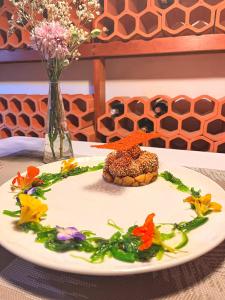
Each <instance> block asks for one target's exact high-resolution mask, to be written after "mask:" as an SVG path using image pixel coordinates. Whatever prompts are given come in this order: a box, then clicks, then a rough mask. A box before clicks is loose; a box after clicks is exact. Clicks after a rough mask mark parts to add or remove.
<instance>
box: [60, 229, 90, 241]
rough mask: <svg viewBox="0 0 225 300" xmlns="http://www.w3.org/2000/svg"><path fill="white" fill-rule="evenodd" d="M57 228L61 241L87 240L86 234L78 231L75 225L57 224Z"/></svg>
mask: <svg viewBox="0 0 225 300" xmlns="http://www.w3.org/2000/svg"><path fill="white" fill-rule="evenodd" d="M56 229H57V232H58V233H57V239H58V240H59V241H68V240H73V239H79V240H81V241H84V240H85V238H86V237H85V235H84V234H83V233H81V232H80V231H78V230H77V229H76V228H75V227H66V228H64V227H60V226H56Z"/></svg>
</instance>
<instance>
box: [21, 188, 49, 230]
mask: <svg viewBox="0 0 225 300" xmlns="http://www.w3.org/2000/svg"><path fill="white" fill-rule="evenodd" d="M19 200H20V204H21V214H20V220H19V221H18V225H21V224H24V223H29V222H36V223H38V222H40V218H41V217H42V216H43V215H44V214H45V213H46V211H47V210H48V206H47V205H46V204H43V203H42V202H41V201H40V200H38V199H36V198H35V197H33V196H30V195H27V194H20V195H19Z"/></svg>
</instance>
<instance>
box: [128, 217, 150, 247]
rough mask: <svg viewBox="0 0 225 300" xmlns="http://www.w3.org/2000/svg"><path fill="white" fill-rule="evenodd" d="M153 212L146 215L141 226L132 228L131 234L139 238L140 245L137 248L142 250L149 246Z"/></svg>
mask: <svg viewBox="0 0 225 300" xmlns="http://www.w3.org/2000/svg"><path fill="white" fill-rule="evenodd" d="M154 216H155V214H150V215H148V216H147V218H146V220H145V223H144V225H143V226H140V227H136V228H134V229H133V231H132V234H133V235H135V236H138V237H140V238H141V241H142V243H141V245H140V246H139V247H138V249H139V250H141V251H143V250H146V249H148V248H150V247H151V245H152V242H153V238H154V230H155V225H154V223H153V218H154Z"/></svg>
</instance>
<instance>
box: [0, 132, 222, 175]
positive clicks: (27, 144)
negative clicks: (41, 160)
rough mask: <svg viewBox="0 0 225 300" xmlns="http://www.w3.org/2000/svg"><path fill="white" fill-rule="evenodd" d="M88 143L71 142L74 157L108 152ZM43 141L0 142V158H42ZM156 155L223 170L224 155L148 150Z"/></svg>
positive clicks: (101, 154)
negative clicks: (27, 156)
mask: <svg viewBox="0 0 225 300" xmlns="http://www.w3.org/2000/svg"><path fill="white" fill-rule="evenodd" d="M93 144H95V143H90V142H76V141H74V142H73V149H74V154H75V156H104V155H106V154H107V153H109V151H108V150H102V149H101V150H100V149H96V148H92V147H91V145H93ZM43 147H44V140H43V139H39V138H31V137H12V138H7V139H3V140H0V157H4V156H9V155H13V156H17V155H26V153H29V156H31V155H33V156H35V157H36V156H39V157H41V156H42V153H43ZM148 150H149V151H153V152H155V153H157V154H158V155H159V157H160V160H161V161H164V162H167V163H171V164H174V165H179V166H187V167H196V168H208V169H217V170H225V154H223V153H212V152H197V151H187V150H173V149H161V148H151V147H150V148H148Z"/></svg>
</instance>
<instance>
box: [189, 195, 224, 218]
mask: <svg viewBox="0 0 225 300" xmlns="http://www.w3.org/2000/svg"><path fill="white" fill-rule="evenodd" d="M211 200H212V195H211V194H206V195H205V196H202V197H194V196H190V197H188V198H186V199H184V202H188V203H190V204H191V205H193V207H194V209H195V210H196V213H197V215H198V216H204V215H205V214H206V213H207V212H210V211H213V212H220V211H221V210H222V206H221V205H220V204H219V203H217V202H211Z"/></svg>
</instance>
